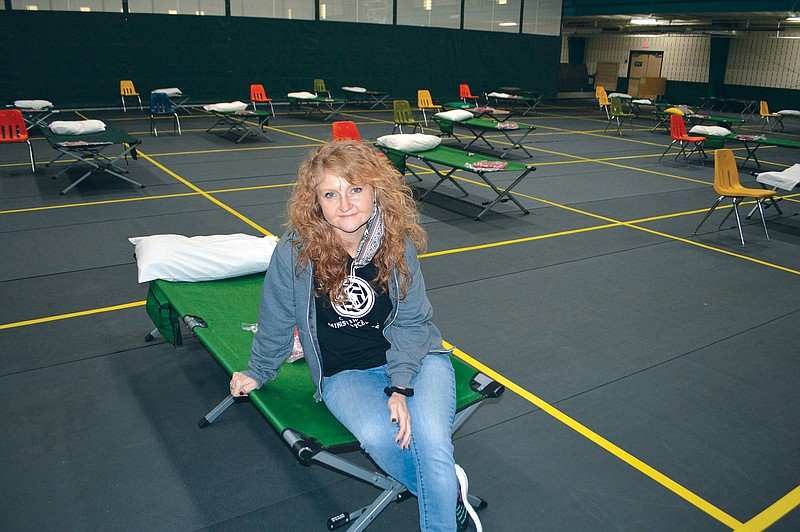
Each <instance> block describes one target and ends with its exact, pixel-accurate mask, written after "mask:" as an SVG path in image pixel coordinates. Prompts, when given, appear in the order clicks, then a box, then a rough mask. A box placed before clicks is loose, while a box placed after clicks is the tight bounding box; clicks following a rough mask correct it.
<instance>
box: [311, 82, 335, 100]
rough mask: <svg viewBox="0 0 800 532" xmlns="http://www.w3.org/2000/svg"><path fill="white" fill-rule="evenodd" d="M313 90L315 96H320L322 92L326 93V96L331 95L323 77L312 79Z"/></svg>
mask: <svg viewBox="0 0 800 532" xmlns="http://www.w3.org/2000/svg"><path fill="white" fill-rule="evenodd" d="M314 92H315V93H316V94H317V96H322V93H325V94H327V95H328V98H330V97H331V91H329V90H328V88H327V87H326V86H325V80H324V79H315V80H314Z"/></svg>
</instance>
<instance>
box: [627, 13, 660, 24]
mask: <svg viewBox="0 0 800 532" xmlns="http://www.w3.org/2000/svg"><path fill="white" fill-rule="evenodd" d="M631 24H640V25H642V26H655V25H656V24H658V21H657V20H656V19H655V18H653V16H652V15H650V16H649V17H634V18H632V19H631Z"/></svg>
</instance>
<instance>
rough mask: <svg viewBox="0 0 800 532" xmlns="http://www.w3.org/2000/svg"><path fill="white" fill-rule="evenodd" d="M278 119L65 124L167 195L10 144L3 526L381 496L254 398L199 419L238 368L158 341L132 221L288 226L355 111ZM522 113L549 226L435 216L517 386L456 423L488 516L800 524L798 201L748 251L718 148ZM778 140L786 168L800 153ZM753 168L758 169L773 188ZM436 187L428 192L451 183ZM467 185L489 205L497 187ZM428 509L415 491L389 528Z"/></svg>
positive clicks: (317, 517)
mask: <svg viewBox="0 0 800 532" xmlns="http://www.w3.org/2000/svg"><path fill="white" fill-rule="evenodd" d="M277 110H278V116H277V118H275V119H273V120H272V121H271V122H270V129H269V131H268V135H269V136H270V138H271V141H266V140H263V139H260V140H256V139H245V140H244V141H242V142H241V143H240V144H235V143H234V142H232V140H231V138H222V137H220V136H218V135H214V134H210V133H207V132H206V131H205V129H206V128H207V127H208V126H209V125H211V123H212V119H211V117H209V116H208V115H207V114H205V113H203V112H202V111H200V112H198V111H195V112H194V113H193V114H191V115H182V116H181V121H182V125H183V135H182V136H176V135H173V134H172V133H171V131H169V129H170V127H169V124H168V123H167V122H165V121H164V122H160V123H159V125H160V129H162V132H161V133H162V134H161V136H160V137H158V138H155V137H152V136H150V135H149V134H148V119H147V116H146V114H145V113H142V112H139V111H134V112H128V113H127V114H123V113H120V112H114V113H112V112H84V113H82V114H80V115H78V114H74V113H61V116H60V117H59V118H60V119H78V118H79V117H80V116H85V117H88V118H99V119H101V120H104V121H107V122H108V123H111V124H114V125H116V126H118V127H121V128H122V129H125V130H126V131H128V132H130V133H132V134H134V135H135V136H137V137H139V138H141V139H142V140H143V144H142V145H141V150H140V156H139V158H138V160H129V166H128V167H127V168H128V169H129V170H130V174H129V175H130V177H131V178H133V179H135V180H137V181H140V182H141V183H143V184H145V185H146V188H143V189H139V188H135V187H133V186H131V185H129V184H128V183H125V182H123V181H121V180H118V179H115V178H111V177H103V176H92V177H91V178H89V179H87V180H86V181H85V182H83V183H81V184H80V185H78V186H77V187H76V188H75V189H73V190H72V191H70V192H69V193H68V194H66V195H63V196H62V195H59V192H60V191H61V190H62V189H63V188H65V187H66V186H67V185H68V184H70V183H71V182H72V180H74V179H77V177H78V176H79V175H80V174H79V173H78V172H77V171H75V172H72V171H70V173H69V177H63V178H59V179H53V176H54V175H55V174H56V173H57V172H58V171H59V170H61V169H62V168H64V164H62V163H61V162H59V163H56V164H54V165H53V166H50V167H46V166H45V165H44V163H45V162H47V161H48V160H49V159H51V158H52V157H53V156H54V155H55V152H54V151H53V149H52V148H51V147H50V146H49V145H48V144H47V143H46V142H45V141H44V140H43V138H42V137H41V136H40V134H39V132H38V130H34V131H33V133H32V134H33V137H34V140H33V145H34V150H35V153H36V156H37V159H38V162H39V164H38V165H37V172H36V175H35V176H33V175H31V172H30V167H29V166H28V165H27V159H26V157H27V152H26V147H25V146H24V145H3V146H2V147H1V148H0V249H2V260H1V261H0V264H1V265H2V266H0V294H2V302H3V304H2V306H0V342H2V346H3V349H2V353H3V355H2V358H0V399H1V400H2V404H3V405H4V411H5V413H6V414H5V415H4V416H3V417H2V421H0V432H1V433H2V434H3V438H2V439H1V440H0V456H2V459H1V460H2V470H3V477H2V478H3V480H2V483H1V484H0V515H2V516H3V522H4V525H3V528H4V529H7V530H44V529H62V530H94V529H97V530H105V529H121V530H196V529H213V530H232V529H242V528H245V527H259V528H261V529H266V530H278V529H281V530H282V529H292V530H324V529H325V528H324V527H325V520H326V519H327V518H328V517H330V516H332V515H334V514H336V513H338V512H340V511H342V510H352V509H355V508H356V507H358V506H360V505H362V504H365V503H366V502H368V501H369V500H370V499H371V498H372V497H373V496H374V495H375V492H374V490H373V489H372V488H371V487H369V486H366V485H363V484H361V483H360V482H358V481H356V480H353V479H350V478H345V477H343V476H341V475H338V474H336V473H334V472H331V471H328V470H327V469H325V468H322V467H305V466H302V465H301V464H300V463H298V462H297V461H296V460H295V459H294V457H293V456H292V454H291V453H290V451H289V450H288V449H287V447H286V445H285V444H284V443H283V441H282V440H281V439H280V438H279V437H278V435H277V434H276V433H275V432H274V431H273V430H272V429H271V428H270V427H269V426H268V424H267V423H266V422H265V421H264V420H263V418H262V417H261V416H260V414H259V413H258V412H257V411H256V409H255V408H253V407H252V406H250V405H247V404H244V405H238V406H237V407H236V408H235V409H233V410H231V411H228V412H227V413H225V415H224V416H223V417H222V418H220V420H218V421H217V422H216V423H215V424H214V425H212V426H211V427H209V428H207V429H204V430H200V429H199V428H197V425H196V421H197V419H198V418H199V417H200V416H201V415H203V414H205V412H206V411H207V410H208V409H209V408H211V407H212V406H213V405H214V404H215V403H216V401H217V400H218V399H219V398H221V397H222V396H224V394H225V393H226V392H227V376H226V374H225V372H224V370H223V369H222V368H221V367H219V365H218V364H217V363H216V362H215V361H214V360H213V359H212V358H211V357H210V356H209V355H208V354H207V353H206V352H205V350H204V349H203V348H202V347H201V346H200V345H199V344H198V342H197V341H196V340H195V339H194V338H192V337H191V335H190V334H189V333H188V332H185V331H184V345H183V346H182V347H180V348H177V349H176V348H173V347H172V346H170V345H168V344H165V343H162V342H153V343H145V342H144V340H143V338H144V335H145V333H146V332H147V331H149V330H150V329H151V328H152V325H151V323H150V322H149V319H148V317H147V315H146V314H145V312H144V308H143V300H144V297H145V294H146V290H147V287H146V286H143V285H138V284H137V282H136V264H135V261H134V258H133V246H132V245H131V244H130V243H128V241H127V239H128V237H132V236H141V235H149V234H159V233H178V234H185V235H207V234H220V233H235V232H244V233H249V234H254V235H258V234H261V232H260V231H261V229H264V230H266V231H269V232H272V233H277V234H280V233H281V231H282V230H281V224H282V221H283V217H282V208H283V202H284V200H285V198H286V197H287V193H288V187H289V184H290V183H291V182H292V179H293V175H294V172H295V171H296V168H297V164H298V162H299V160H300V159H301V158H302V157H303V156H304V154H305V153H307V152H308V150H309V149H310V148H312V147H313V146H316V145H318V144H319V143H320V142H322V141H325V140H327V139H329V138H330V122H323V121H321V120H320V119H318V118H315V119H305V118H303V117H302V115H297V114H294V115H290V114H289V113H288V109H287V108H286V107H278V108H277ZM345 114H346V118H347V119H351V120H354V121H355V122H356V123H357V125H358V127H359V129H360V131H361V134H362V137H363V138H364V139H366V140H369V141H373V140H374V139H375V138H377V137H378V136H381V135H384V134H387V133H390V132H391V129H392V123H391V114H390V113H389V112H386V111H381V112H378V111H371V110H367V109H365V108H351V109H349V110H347V111H346V112H345ZM514 120H516V121H517V122H519V123H523V124H535V125H536V126H537V130H536V131H535V132H534V133H533V134H532V135H531V136H529V137H528V139H527V141H526V142H525V145H526V147H527V148H528V149H529V150H531V152H532V153H534V157H533V158H531V159H523V158H521V157H520V155H519V153H512V154H510V155H509V156H508V158H509V159H510V160H518V161H524V162H531V163H533V164H535V165H536V166H537V167H538V169H537V170H536V172H534V173H532V174H531V175H530V176H529V177H528V178H526V179H525V180H524V181H522V183H521V184H520V185H518V186H517V188H516V189H515V194H516V197H517V198H518V199H519V201H520V202H522V203H523V204H524V205H525V206H526V207H527V208H529V209H530V211H531V214H530V215H523V214H522V213H521V212H520V211H518V210H515V208H514V206H513V204H511V203H503V204H500V205H498V206H497V207H496V212H494V213H490V214H488V215H486V216H485V218H484V219H483V220H482V221H480V222H476V221H474V220H472V218H471V217H470V215H474V214H475V213H476V211H477V209H476V207H475V205H474V204H472V203H465V202H464V201H463V200H462V199H459V198H458V194H457V190H456V189H455V188H454V187H452V185H443V186H442V187H441V188H440V189H439V193H437V194H432V195H431V201H430V202H426V203H425V204H423V205H422V222H423V224H424V226H425V228H426V230H427V231H428V234H429V238H430V246H429V253H428V254H427V255H425V256H424V257H423V259H422V266H423V271H424V273H425V277H426V282H427V286H428V295H429V297H430V299H431V301H432V303H433V305H434V309H435V321H436V323H437V325H438V326H439V328H440V329H441V330H442V332H443V334H444V337H445V339H446V340H447V341H448V342H450V343H452V344H454V345H455V346H457V347H458V349H459V350H460V353H461V354H462V356H464V357H466V358H467V359H468V360H469V361H471V362H472V363H473V364H475V365H476V366H478V367H479V369H482V370H484V371H488V372H490V373H492V375H494V376H495V377H496V378H497V379H498V380H500V381H501V382H503V383H504V384H505V385H506V386H507V387H508V392H507V393H506V394H505V395H504V396H503V397H502V398H500V399H499V400H493V401H490V402H488V403H486V404H484V405H483V406H482V407H481V408H480V409H479V410H478V412H477V413H476V414H475V415H474V416H473V417H472V419H470V421H469V422H468V423H467V424H466V425H465V426H464V427H463V428H462V429H461V430H460V432H459V433H457V435H456V458H457V460H458V461H459V462H460V463H461V464H462V465H463V466H464V467H465V469H466V470H467V472H468V473H469V476H470V486H471V488H472V491H474V492H475V493H478V494H480V495H481V496H483V497H484V498H486V499H487V500H488V501H489V506H488V507H487V508H486V509H485V510H483V511H482V513H481V515H482V519H483V523H484V528H485V529H486V530H488V531H498V530H542V531H564V530H626V531H640V530H648V531H650V530H664V531H667V530H669V531H673V530H726V529H733V528H738V527H740V526H742V525H743V524H749V526H751V527H752V528H750V529H751V530H756V529H760V528H763V527H764V526H765V524H770V523H773V522H775V524H774V525H773V526H772V528H771V530H797V529H798V528H800V511H798V510H797V509H796V507H797V505H798V504H799V503H800V490H798V489H797V488H798V484H800V460H798V451H800V445H799V444H798V442H800V430H798V423H797V412H798V411H800V400H799V399H798V393H797V382H798V375H800V362H798V357H797V352H798V348H797V346H798V345H800V328H798V319H799V318H800V253H798V249H800V217H798V216H797V213H798V212H800V206H799V205H798V202H797V199H796V198H793V197H787V198H786V199H785V200H784V201H782V203H781V206H782V208H783V211H784V214H783V215H781V216H778V215H777V214H776V213H775V211H774V209H770V210H769V211H768V217H767V225H768V228H769V231H770V237H771V240H770V241H766V239H765V238H764V234H763V231H762V228H761V226H760V223H759V221H758V220H757V217H755V218H754V219H752V220H749V221H747V222H746V224H745V237H746V239H747V245H746V247H742V246H741V245H740V244H739V241H738V234H737V231H736V229H735V222H734V221H733V218H729V219H728V221H727V222H726V225H725V226H723V228H722V230H719V231H718V230H717V229H716V225H717V223H719V221H720V220H721V217H722V216H723V213H724V212H727V210H723V211H722V212H719V213H716V214H715V215H714V216H713V217H712V218H711V219H710V220H709V221H708V222H706V225H704V226H703V228H702V229H701V231H700V233H699V234H698V236H696V237H692V236H691V233H692V230H693V229H694V227H695V226H696V225H697V223H698V222H699V220H700V218H701V217H702V215H703V213H704V212H705V210H706V209H708V207H709V206H710V205H711V204H712V203H713V201H714V200H715V199H716V195H715V193H714V191H713V189H712V187H711V183H712V181H713V155H712V156H711V157H710V158H709V159H708V160H707V162H706V165H705V166H701V165H700V164H699V163H698V161H697V160H696V159H695V158H694V157H693V158H692V160H690V162H689V163H688V164H686V163H684V162H682V161H680V160H679V161H674V160H673V158H672V157H668V158H664V159H663V160H662V162H661V164H659V163H658V162H657V159H658V156H659V155H660V154H661V152H662V151H663V150H664V148H665V147H666V145H667V144H668V142H669V138H668V136H667V135H666V134H664V133H662V132H657V133H651V132H650V128H651V127H652V125H653V123H654V122H653V121H652V120H650V119H649V118H648V117H646V116H644V117H643V118H641V119H639V120H637V121H636V131H635V132H634V133H633V134H632V133H631V132H630V130H625V131H624V135H623V136H622V137H619V136H617V135H615V134H610V133H609V134H603V133H602V131H603V128H604V127H605V123H604V120H603V119H602V118H601V115H600V114H599V111H598V110H597V108H596V107H595V106H594V105H593V104H591V103H587V102H580V101H561V102H555V101H553V102H548V103H546V104H544V105H542V106H540V107H539V108H538V112H537V113H535V114H534V115H532V116H529V117H516V118H514ZM756 131H758V129H757V128H756V126H755V124H754V123H753V121H750V122H749V123H748V124H746V125H745V127H744V128H743V130H742V132H756ZM429 132H431V133H434V131H433V130H429ZM781 136H782V137H783V138H790V139H794V140H798V139H800V129H798V126H797V125H796V124H787V130H786V131H785V132H783V133H781ZM490 138H491V139H492V141H495V140H497V141H498V142H499V139H496V138H495V137H490ZM444 142H445V143H446V144H447V145H452V146H457V145H458V144H457V143H456V142H454V141H452V140H445V141H444ZM734 147H735V146H734ZM471 150H474V151H480V152H483V151H484V150H483V149H482V148H480V147H478V146H476V147H474V148H471ZM486 153H492V152H491V151H489V152H486ZM495 153H496V152H495ZM741 153H742V151H741V150H737V155H741ZM758 153H759V156H760V158H761V160H762V162H763V164H764V168H765V169H770V170H780V169H782V168H785V167H786V166H788V165H790V164H792V163H794V162H796V161H797V160H798V152H797V151H794V150H786V149H775V148H772V149H771V148H762V149H761V150H760V151H759V152H758ZM523 155H524V154H523ZM752 169H753V168H752V167H748V168H746V169H745V170H743V171H742V173H741V176H742V180H743V182H744V184H746V185H749V186H756V185H755V182H754V178H753V177H752V176H750V175H749V171H750V170H752ZM421 175H422V176H423V177H424V178H425V180H424V181H423V182H422V183H414V182H413V180H411V179H409V183H411V184H412V185H413V186H415V187H430V186H431V184H432V183H433V181H432V176H431V175H430V173H429V172H428V173H422V174H421ZM460 177H462V178H464V180H463V181H462V184H463V186H465V187H466V188H467V190H468V191H469V192H470V197H469V198H466V199H467V200H469V201H473V202H474V201H477V202H478V203H479V202H481V201H485V200H489V199H491V198H492V193H491V191H490V190H489V189H487V188H486V187H485V186H480V185H479V184H478V183H477V182H475V181H474V180H473V179H471V178H472V177H473V176H471V175H460ZM493 177H494V179H495V181H496V183H497V184H498V185H499V186H504V185H507V184H508V183H510V180H509V179H508V178H507V177H505V176H504V175H502V174H496V175H495V176H493ZM449 194H452V196H448V195H449ZM212 200H213V201H212ZM223 206H224V207H227V209H226V208H223ZM352 458H353V459H355V460H361V459H362V458H361V457H360V456H359V455H358V454H357V453H355V454H354V455H353V456H352ZM416 522H417V509H416V505H415V504H414V503H413V502H405V503H401V504H393V505H391V506H390V507H389V508H388V509H387V510H386V511H385V512H384V513H383V514H382V515H381V516H380V517H379V518H378V520H377V521H376V523H375V524H374V525H373V528H375V529H376V530H387V531H395V530H397V531H400V530H413V529H414V528H415V527H416Z"/></svg>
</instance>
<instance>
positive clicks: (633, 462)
mask: <svg viewBox="0 0 800 532" xmlns="http://www.w3.org/2000/svg"><path fill="white" fill-rule="evenodd" d="M444 345H445V347H447V348H450V347H454V346H452V345H451V344H448V343H447V342H444ZM453 352H454V354H455V355H456V356H457V357H458V358H460V359H461V360H463V361H464V362H466V363H467V364H469V365H470V366H472V367H474V368H475V369H477V370H478V371H480V372H482V373H484V374H486V375H487V376H489V377H491V378H492V379H494V380H495V381H497V382H499V383H500V384H502V385H503V386H505V387H506V388H508V389H509V390H511V391H512V392H514V393H516V394H517V395H519V396H520V397H522V398H524V399H525V400H527V401H528V402H530V403H532V404H534V405H535V406H537V407H539V408H540V409H542V410H543V411H544V412H546V413H547V414H548V415H550V416H552V417H553V418H555V419H556V420H558V421H559V422H561V423H563V424H564V425H566V426H568V427H569V428H571V429H572V430H574V431H575V432H577V433H578V434H580V435H581V436H583V437H584V438H586V439H588V440H589V441H591V442H592V443H594V444H596V445H598V446H600V447H601V448H602V449H604V450H606V451H608V452H609V453H611V454H612V455H614V456H616V457H617V458H619V459H620V460H622V461H623V462H625V463H626V464H628V465H630V466H631V467H633V468H634V469H636V470H638V471H639V472H641V473H643V474H644V475H646V476H648V477H649V478H651V479H653V480H655V481H656V482H658V483H659V484H661V485H662V486H664V487H665V488H667V489H668V490H670V491H672V492H673V493H675V494H676V495H678V496H679V497H681V498H683V499H684V500H686V501H687V502H689V503H690V504H692V505H693V506H695V507H697V508H699V509H700V510H702V511H704V512H705V513H707V514H708V515H710V516H711V517H713V518H714V519H716V520H717V521H719V522H721V523H723V524H725V525H726V526H729V527H731V528H736V527H739V526H742V523H741V521H739V520H738V519H735V518H734V517H731V516H730V515H728V514H727V513H725V512H723V511H722V510H720V509H719V508H717V507H716V506H714V505H713V504H711V503H709V502H708V501H706V500H705V499H703V498H702V497H700V496H699V495H697V494H695V493H694V492H692V491H690V490H688V489H686V488H684V487H683V486H681V485H680V484H678V483H677V482H675V481H674V480H672V479H670V478H669V477H667V476H666V475H664V474H663V473H661V472H659V471H658V470H656V469H655V468H653V467H651V466H649V465H647V464H646V463H644V462H643V461H641V460H639V459H638V458H636V457H635V456H633V455H632V454H630V453H628V452H627V451H625V450H623V449H622V448H620V447H619V446H617V445H615V444H613V443H611V442H610V441H608V440H607V439H605V438H603V437H602V436H600V435H599V434H597V433H596V432H594V431H593V430H591V429H589V428H588V427H586V426H585V425H582V424H581V423H579V422H578V421H576V420H575V419H573V418H571V417H569V416H568V415H566V414H565V413H564V412H562V411H560V410H559V409H557V408H555V407H554V406H552V405H551V404H550V403H548V402H546V401H544V400H543V399H541V398H539V397H537V396H536V395H534V394H532V393H531V392H529V391H528V390H526V389H525V388H523V387H522V386H519V385H518V384H516V383H514V382H513V381H511V380H509V379H507V378H506V377H504V376H502V375H500V374H499V373H497V372H496V371H494V370H492V369H491V368H489V367H488V366H486V365H484V364H482V363H481V362H479V361H477V360H475V359H474V358H472V357H471V356H469V355H468V354H466V353H464V352H463V351H461V350H460V349H458V348H454V351H453Z"/></svg>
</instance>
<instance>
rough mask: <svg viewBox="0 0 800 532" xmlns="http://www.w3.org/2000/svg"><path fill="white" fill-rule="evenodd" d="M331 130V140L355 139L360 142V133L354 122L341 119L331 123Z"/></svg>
mask: <svg viewBox="0 0 800 532" xmlns="http://www.w3.org/2000/svg"><path fill="white" fill-rule="evenodd" d="M331 129H332V130H333V140H357V141H358V142H361V135H360V134H359V132H358V128H357V127H356V125H355V123H354V122H351V121H349V120H341V121H339V122H334V123H333V124H331Z"/></svg>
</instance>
